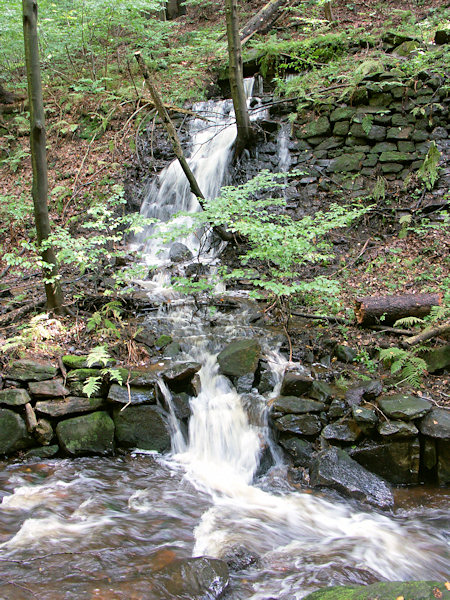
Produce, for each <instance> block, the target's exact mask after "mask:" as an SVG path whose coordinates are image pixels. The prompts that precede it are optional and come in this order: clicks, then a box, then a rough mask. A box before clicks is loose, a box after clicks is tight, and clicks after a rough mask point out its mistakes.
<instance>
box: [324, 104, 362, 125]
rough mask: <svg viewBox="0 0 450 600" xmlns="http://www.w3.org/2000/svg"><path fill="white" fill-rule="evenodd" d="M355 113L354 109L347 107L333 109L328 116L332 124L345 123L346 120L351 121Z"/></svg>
mask: <svg viewBox="0 0 450 600" xmlns="http://www.w3.org/2000/svg"><path fill="white" fill-rule="evenodd" d="M355 112H356V111H355V109H354V108H348V107H343V108H335V109H334V110H333V112H332V113H331V115H330V121H331V122H332V123H334V122H336V121H346V120H348V119H351V118H352V116H353V115H354V114H355Z"/></svg>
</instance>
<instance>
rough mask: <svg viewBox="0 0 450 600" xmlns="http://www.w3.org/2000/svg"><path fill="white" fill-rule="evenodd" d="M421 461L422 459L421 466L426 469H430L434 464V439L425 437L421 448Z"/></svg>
mask: <svg viewBox="0 0 450 600" xmlns="http://www.w3.org/2000/svg"><path fill="white" fill-rule="evenodd" d="M422 461H423V466H424V467H425V468H426V469H427V470H428V471H431V470H432V469H434V467H435V466H436V463H437V454H436V441H435V440H431V439H429V438H425V440H424V442H423V449H422Z"/></svg>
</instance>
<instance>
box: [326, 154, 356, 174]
mask: <svg viewBox="0 0 450 600" xmlns="http://www.w3.org/2000/svg"><path fill="white" fill-rule="evenodd" d="M363 160H364V154H363V153H362V152H355V153H354V154H342V155H341V156H339V157H337V158H335V159H333V162H332V163H331V165H330V168H329V171H331V172H332V173H348V172H352V171H359V170H360V168H361V164H362V161H363Z"/></svg>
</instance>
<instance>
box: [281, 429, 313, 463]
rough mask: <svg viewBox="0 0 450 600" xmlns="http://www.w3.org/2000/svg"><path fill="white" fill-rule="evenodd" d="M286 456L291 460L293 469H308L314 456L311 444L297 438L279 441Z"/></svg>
mask: <svg viewBox="0 0 450 600" xmlns="http://www.w3.org/2000/svg"><path fill="white" fill-rule="evenodd" d="M280 446H282V447H283V448H284V449H285V450H286V452H287V454H288V455H289V456H290V457H291V458H292V462H293V464H294V466H295V467H306V468H308V467H309V465H310V464H311V460H312V458H313V456H314V448H313V446H312V444H310V443H309V442H307V441H306V440H302V439H300V438H297V437H288V438H284V439H281V440H280Z"/></svg>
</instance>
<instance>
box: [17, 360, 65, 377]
mask: <svg viewBox="0 0 450 600" xmlns="http://www.w3.org/2000/svg"><path fill="white" fill-rule="evenodd" d="M57 372H58V369H57V368H56V367H54V366H53V365H52V364H51V363H49V362H45V361H38V360H29V359H26V358H23V359H21V360H15V361H14V362H13V363H12V365H11V369H10V370H9V372H8V375H7V377H8V379H14V380H16V381H45V380H46V379H52V378H53V377H54V376H55V375H56V373H57Z"/></svg>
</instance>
